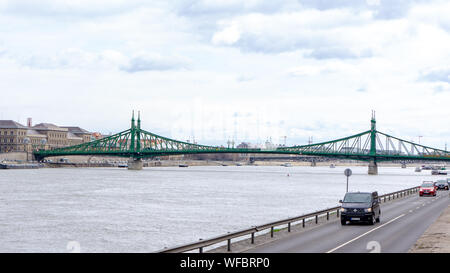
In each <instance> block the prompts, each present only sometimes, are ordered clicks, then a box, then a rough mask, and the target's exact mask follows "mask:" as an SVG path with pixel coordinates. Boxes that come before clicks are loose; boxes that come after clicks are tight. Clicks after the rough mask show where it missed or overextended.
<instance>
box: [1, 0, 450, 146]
mask: <svg viewBox="0 0 450 273" xmlns="http://www.w3.org/2000/svg"><path fill="white" fill-rule="evenodd" d="M449 14H450V2H449V1H418V0H417V1H412V0H389V1H387V0H367V1H366V0H361V1H359V0H329V1H325V0H304V1H302V0H286V1H277V0H270V1H269V0H267V1H262V0H246V1H238V0H185V1H181V0H180V1H166V0H164V1H156V0H154V1H147V0H145V1H138V0H123V1H122V0H58V1H56V0H54V1H52V0H40V1H34V0H12V1H6V0H0V119H13V120H16V121H19V122H21V123H23V124H25V123H26V118H27V117H32V118H33V122H34V123H39V122H50V123H54V124H57V125H76V126H80V127H83V128H85V129H87V130H90V131H100V132H103V133H109V132H112V133H115V132H119V131H122V130H125V129H127V128H129V122H130V116H131V111H132V109H136V110H141V115H142V127H144V128H145V129H146V130H148V131H151V132H154V133H157V134H160V135H164V136H167V137H172V138H176V139H180V140H186V139H189V138H190V139H192V138H193V137H195V140H196V141H197V142H199V143H204V144H225V142H226V141H227V139H232V138H236V141H237V142H241V141H251V142H253V143H255V142H258V141H259V142H263V141H265V140H266V139H268V138H271V139H272V141H273V142H275V143H284V136H286V142H287V144H288V145H293V144H305V143H307V141H308V138H309V137H310V136H312V137H313V140H314V142H317V141H325V140H330V139H334V138H338V137H343V136H347V135H350V134H355V133H359V132H362V131H365V130H368V129H369V128H370V114H371V110H372V109H374V110H376V113H377V122H378V123H377V126H378V129H379V130H380V131H382V132H385V133H388V134H391V135H394V136H398V137H401V138H404V139H406V140H414V141H415V142H418V141H419V136H423V137H422V138H421V139H420V141H421V144H426V145H430V146H434V147H436V148H444V145H445V143H446V142H448V143H449V144H450V126H449V125H450V122H449V117H450V107H449V102H450V77H449V76H450V16H449Z"/></svg>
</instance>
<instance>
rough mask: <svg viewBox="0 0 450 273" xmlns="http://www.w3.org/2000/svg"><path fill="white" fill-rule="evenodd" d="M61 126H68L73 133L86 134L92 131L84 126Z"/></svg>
mask: <svg viewBox="0 0 450 273" xmlns="http://www.w3.org/2000/svg"><path fill="white" fill-rule="evenodd" d="M61 128H66V129H67V130H69V132H71V133H72V134H84V135H87V134H89V135H90V134H91V132H89V131H87V130H84V129H83V128H80V127H76V126H61Z"/></svg>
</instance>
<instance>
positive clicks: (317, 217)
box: [316, 214, 319, 224]
mask: <svg viewBox="0 0 450 273" xmlns="http://www.w3.org/2000/svg"><path fill="white" fill-rule="evenodd" d="M318 220H319V215H317V214H316V224H317V222H318Z"/></svg>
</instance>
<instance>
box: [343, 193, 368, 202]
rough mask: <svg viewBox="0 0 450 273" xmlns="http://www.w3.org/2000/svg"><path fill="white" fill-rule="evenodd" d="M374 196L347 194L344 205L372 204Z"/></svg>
mask: <svg viewBox="0 0 450 273" xmlns="http://www.w3.org/2000/svg"><path fill="white" fill-rule="evenodd" d="M371 200H372V195H371V194H370V193H347V194H346V195H345V197H344V201H343V202H344V203H370V201H371Z"/></svg>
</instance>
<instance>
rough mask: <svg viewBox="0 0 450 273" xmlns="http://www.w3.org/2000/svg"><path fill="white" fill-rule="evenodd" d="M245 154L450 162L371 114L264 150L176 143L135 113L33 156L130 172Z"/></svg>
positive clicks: (372, 166) (373, 168)
mask: <svg viewBox="0 0 450 273" xmlns="http://www.w3.org/2000/svg"><path fill="white" fill-rule="evenodd" d="M206 153H245V154H251V153H254V154H293V155H309V156H322V157H332V158H342V159H353V160H360V161H367V162H369V174H377V173H378V167H377V162H381V161H402V160H403V161H406V160H408V161H411V160H413V161H418V160H433V161H447V162H450V152H448V151H444V150H441V149H436V148H431V147H427V146H424V145H420V144H416V143H413V142H410V141H406V140H403V139H400V138H397V137H394V136H391V135H388V134H385V133H382V132H379V131H377V130H376V121H375V115H374V112H373V113H372V119H371V128H370V130H368V131H365V132H362V133H359V134H356V135H352V136H348V137H344V138H340V139H335V140H331V141H327V142H321V143H315V144H309V145H298V146H290V147H278V148H275V149H263V148H246V149H240V148H224V147H215V146H206V145H198V144H193V143H188V142H183V141H178V140H174V139H170V138H166V137H163V136H159V135H156V134H154V133H151V132H148V131H145V130H143V129H141V119H140V115H138V119H137V124H136V123H135V119H134V113H133V117H132V119H131V128H130V129H128V130H125V131H123V132H120V133H117V134H114V135H112V136H109V137H105V138H103V139H99V140H95V141H92V142H87V143H82V144H79V145H75V146H69V147H63V148H54V149H50V150H37V151H34V152H33V154H34V157H35V158H36V159H37V160H38V161H41V160H42V159H44V158H46V157H51V156H68V155H97V156H118V157H128V158H130V161H129V163H128V166H129V169H142V158H150V157H156V156H167V155H183V154H206Z"/></svg>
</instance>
